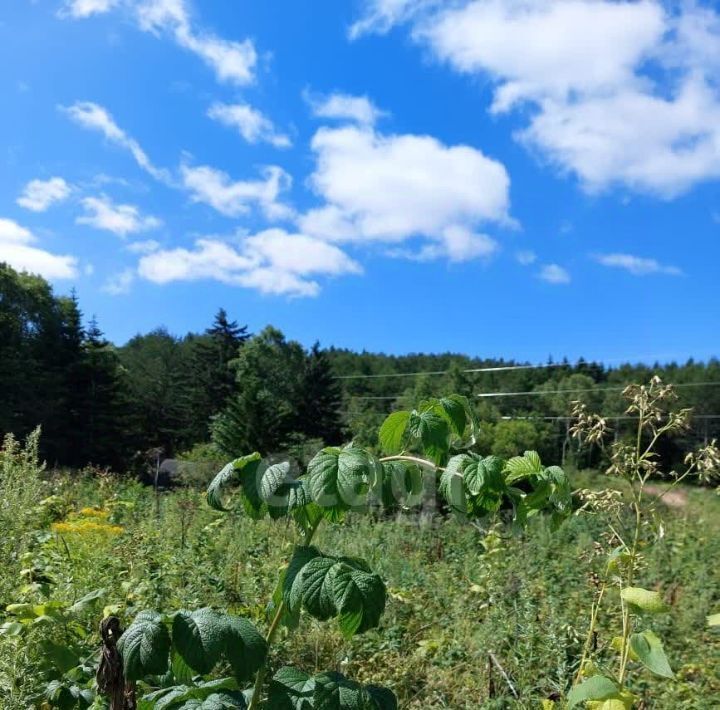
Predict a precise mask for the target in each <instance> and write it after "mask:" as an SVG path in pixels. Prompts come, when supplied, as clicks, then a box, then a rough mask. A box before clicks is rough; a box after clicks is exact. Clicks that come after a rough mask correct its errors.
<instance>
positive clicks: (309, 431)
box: [295, 343, 343, 445]
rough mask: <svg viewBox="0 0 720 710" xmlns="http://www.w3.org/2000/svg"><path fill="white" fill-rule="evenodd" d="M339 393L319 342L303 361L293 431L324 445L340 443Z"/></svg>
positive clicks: (338, 386)
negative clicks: (296, 416)
mask: <svg viewBox="0 0 720 710" xmlns="http://www.w3.org/2000/svg"><path fill="white" fill-rule="evenodd" d="M341 405H342V392H341V390H340V385H339V383H338V380H336V379H335V376H334V373H333V370H332V365H331V364H330V359H329V358H328V356H327V353H326V352H325V351H324V350H321V349H320V345H319V343H315V345H313V346H312V348H311V349H310V352H309V353H308V354H307V356H306V358H305V371H304V373H303V379H302V384H301V394H300V400H299V402H298V418H297V422H296V425H295V427H296V430H297V431H298V432H301V433H302V434H303V435H305V436H306V437H308V438H314V439H322V441H324V442H325V443H326V444H328V445H330V444H332V445H337V444H340V443H341V441H342V438H343V431H342V418H341V414H340V407H341Z"/></svg>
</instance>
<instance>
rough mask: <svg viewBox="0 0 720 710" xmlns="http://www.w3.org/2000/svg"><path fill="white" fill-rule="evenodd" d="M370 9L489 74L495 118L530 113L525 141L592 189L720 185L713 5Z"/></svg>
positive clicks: (527, 2)
mask: <svg viewBox="0 0 720 710" xmlns="http://www.w3.org/2000/svg"><path fill="white" fill-rule="evenodd" d="M369 4H370V9H369V17H372V16H373V13H374V16H376V17H380V18H381V19H382V18H384V20H383V21H384V22H385V24H387V23H397V22H409V23H411V25H412V34H413V37H414V38H415V39H416V41H419V42H422V43H425V44H427V45H428V46H429V47H430V48H431V50H432V51H433V53H434V54H435V56H436V57H437V58H438V59H440V60H441V61H444V62H446V63H447V64H448V65H449V66H451V67H452V68H454V69H455V70H457V71H459V72H462V73H467V74H471V75H480V76H482V77H485V78H490V79H491V81H492V82H493V84H494V95H493V102H492V106H491V109H490V110H491V111H492V112H494V113H507V112H509V111H511V110H512V109H515V108H517V109H520V110H522V113H520V114H519V116H520V117H521V120H522V121H524V122H525V124H524V127H523V128H522V129H521V130H519V131H518V132H517V134H516V135H517V138H518V140H520V141H521V142H523V143H524V144H525V145H526V146H528V147H529V148H530V149H532V151H533V152H534V153H535V154H537V155H539V156H541V157H543V158H545V159H548V160H549V162H550V163H551V164H553V165H555V166H557V167H558V168H559V169H560V171H561V172H567V173H572V174H574V175H576V176H577V177H578V178H579V180H580V182H581V185H582V186H583V188H584V189H585V190H587V191H588V192H597V191H600V190H604V189H607V188H609V187H612V186H615V185H620V186H624V187H627V188H630V189H632V190H635V191H638V192H643V193H649V194H653V195H657V196H660V197H664V198H672V197H675V196H676V195H678V194H680V193H682V192H684V191H686V190H688V189H690V188H691V187H692V186H694V185H695V184H697V183H699V182H701V181H704V180H709V179H716V178H718V177H720V94H719V92H718V83H717V76H718V69H720V14H718V13H717V12H716V11H715V10H714V9H711V6H708V7H703V6H702V5H701V4H700V3H697V2H683V3H677V4H669V3H663V2H661V1H660V0H636V1H633V2H631V1H629V0H459V2H457V3H438V4H433V3H430V4H427V3H422V2H391V1H387V0H385V1H384V0H374V2H371V3H369ZM383 7H385V9H386V10H387V11H386V12H385V13H384V14H383V13H382V12H380V10H382V8H383ZM378 13H380V14H378ZM384 28H385V25H383V23H382V22H379V24H378V22H376V24H375V26H372V25H371V26H370V27H369V31H382V30H383V29H384Z"/></svg>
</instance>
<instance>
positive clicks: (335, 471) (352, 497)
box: [308, 447, 375, 521]
mask: <svg viewBox="0 0 720 710" xmlns="http://www.w3.org/2000/svg"><path fill="white" fill-rule="evenodd" d="M374 474H375V466H374V463H373V462H372V461H371V460H370V458H369V457H368V454H367V453H366V452H365V451H363V450H362V449H359V448H355V447H351V448H346V449H337V448H327V449H323V450H322V451H320V452H319V453H318V454H316V455H315V457H314V458H313V459H312V460H311V461H310V463H309V464H308V483H309V489H310V494H311V495H312V498H313V501H314V502H315V503H317V505H319V506H320V508H322V510H323V514H324V515H325V517H327V518H329V519H330V520H333V521H338V520H340V519H342V516H343V513H344V512H345V511H346V510H350V509H351V508H358V509H359V508H363V507H364V506H365V505H366V504H367V493H368V490H369V489H370V486H371V484H372V483H373V482H374V477H375V476H374Z"/></svg>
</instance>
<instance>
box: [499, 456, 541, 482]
mask: <svg viewBox="0 0 720 710" xmlns="http://www.w3.org/2000/svg"><path fill="white" fill-rule="evenodd" d="M505 471H506V473H507V474H508V475H507V477H506V483H507V484H508V485H509V484H511V483H515V482H517V481H519V480H522V479H523V478H528V477H529V476H532V475H535V474H539V473H542V472H543V466H542V462H541V461H540V456H539V454H538V453H537V451H526V452H525V453H524V454H523V455H522V456H514V457H513V458H511V459H510V460H509V461H508V462H507V463H506V464H505Z"/></svg>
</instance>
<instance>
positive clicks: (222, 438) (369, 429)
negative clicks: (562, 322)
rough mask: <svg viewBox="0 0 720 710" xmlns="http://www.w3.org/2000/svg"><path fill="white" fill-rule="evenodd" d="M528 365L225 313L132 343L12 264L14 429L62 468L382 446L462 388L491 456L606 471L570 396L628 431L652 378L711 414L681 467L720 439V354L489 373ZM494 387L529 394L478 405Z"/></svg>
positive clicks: (0, 421) (9, 421)
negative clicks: (181, 332)
mask: <svg viewBox="0 0 720 710" xmlns="http://www.w3.org/2000/svg"><path fill="white" fill-rule="evenodd" d="M518 364H522V363H516V362H515V361H512V360H502V359H481V358H473V357H469V356H465V355H459V354H449V353H448V354H437V355H425V354H413V355H403V356H389V355H384V354H379V353H368V352H361V353H357V352H353V351H350V350H344V349H336V348H330V349H322V348H320V346H319V345H317V344H316V345H314V346H313V347H311V348H305V347H303V346H302V345H301V344H300V343H298V342H295V341H292V340H288V339H286V338H285V336H284V335H283V333H282V332H280V331H279V330H277V329H276V328H273V327H267V328H265V329H264V330H263V331H261V332H260V333H257V334H251V333H249V332H248V328H247V326H241V325H238V323H237V321H235V320H232V319H231V317H230V316H229V315H228V314H227V313H226V311H225V310H223V309H222V308H221V309H219V310H218V312H217V315H216V316H215V319H214V322H213V323H211V324H209V325H208V327H207V328H206V329H205V330H204V331H203V332H202V333H189V334H187V335H185V336H182V337H178V336H175V335H172V334H170V333H168V332H167V330H165V329H163V328H158V329H156V330H153V331H152V332H150V333H146V334H143V335H137V336H135V337H134V338H132V339H131V340H130V341H129V342H127V343H126V344H124V345H122V346H118V345H115V344H113V343H111V342H109V341H108V340H107V339H106V338H105V337H104V335H103V333H102V330H101V328H100V325H99V324H98V323H97V321H96V320H95V319H94V318H90V319H89V320H87V321H86V320H85V319H84V317H83V314H82V312H81V310H80V307H79V304H78V300H77V298H76V297H75V296H74V295H71V296H61V295H57V294H55V293H54V292H53V289H52V287H51V286H50V285H49V284H48V283H47V282H46V281H45V280H44V279H42V278H41V277H39V276H35V275H31V274H28V273H24V272H22V273H21V272H17V271H15V270H13V269H12V268H11V267H9V266H7V265H2V264H0V433H2V434H4V433H10V432H11V433H13V434H15V435H17V436H25V435H27V434H28V433H29V432H30V431H32V430H33V429H34V428H35V427H37V426H38V425H40V426H41V427H42V439H41V441H42V455H43V457H44V458H45V459H46V460H47V461H48V463H49V464H50V465H51V466H53V465H58V466H67V467H72V468H82V467H84V466H87V465H95V466H100V467H109V468H112V469H113V470H116V471H120V472H122V471H132V470H136V471H137V470H141V469H143V467H144V466H145V467H146V466H147V461H148V457H149V452H155V455H161V456H163V457H164V456H167V457H173V456H178V455H183V454H185V455H186V456H189V457H191V458H192V455H193V451H194V452H198V451H199V452H201V453H202V452H204V451H205V452H206V451H212V452H214V453H215V454H216V455H217V456H220V457H224V456H236V455H238V454H241V453H246V452H248V451H253V450H259V451H260V452H262V453H263V454H269V453H273V452H276V451H278V450H285V449H288V448H289V447H302V446H303V445H305V444H307V443H308V442H312V443H313V445H316V444H317V442H325V443H328V444H337V443H340V442H342V441H348V440H350V439H355V440H356V441H358V442H359V443H362V444H364V445H370V446H372V445H374V444H375V443H376V442H375V441H374V437H375V435H376V434H375V432H377V428H378V426H379V424H380V422H381V421H382V419H383V418H384V416H385V415H386V414H387V412H388V411H391V410H392V409H395V408H411V407H413V406H415V405H417V404H418V403H419V402H420V401H422V400H423V399H425V398H427V397H432V396H439V395H443V394H447V393H449V392H455V393H458V394H462V395H465V396H466V397H468V399H469V400H470V402H471V403H472V407H473V410H474V411H475V414H476V415H477V417H478V419H479V421H480V430H479V436H480V445H481V448H483V449H485V450H486V452H487V453H495V454H497V455H500V456H504V457H508V456H512V455H515V454H517V453H521V452H522V451H524V450H526V449H537V450H538V451H540V453H541V455H542V456H543V458H546V460H555V461H559V460H561V459H562V460H567V459H568V458H575V460H576V461H577V462H578V463H580V464H587V463H591V464H597V463H598V460H582V459H578V457H579V456H580V454H578V452H576V451H575V450H574V449H573V446H572V445H571V443H570V440H569V437H568V435H567V430H568V421H567V420H566V419H562V417H566V416H567V415H568V413H569V410H570V403H571V402H572V401H573V400H578V399H580V400H582V401H584V402H585V403H587V404H588V406H589V407H590V408H591V409H593V410H595V411H597V412H599V413H601V414H603V415H605V416H606V417H608V418H609V419H610V420H611V422H612V424H613V426H614V428H615V430H616V436H618V437H620V436H626V435H629V432H628V431H627V425H626V422H625V420H623V418H622V417H623V413H624V409H625V405H624V403H623V399H622V393H621V390H622V388H623V387H624V385H626V384H628V383H630V382H643V381H647V380H648V379H649V377H650V376H652V375H653V374H659V375H660V376H661V377H662V378H663V379H664V380H666V381H667V382H673V383H677V384H679V385H681V387H680V388H679V389H678V394H679V398H680V401H679V403H678V404H679V406H690V407H693V408H694V409H695V412H696V414H698V415H700V416H699V417H698V418H696V420H695V421H694V422H693V426H692V428H691V429H690V430H689V431H687V432H684V433H683V434H680V435H677V436H675V437H674V438H673V439H671V440H669V442H668V443H667V444H666V446H665V450H664V451H663V452H662V453H663V456H664V459H665V460H666V461H667V465H668V466H671V465H673V463H674V462H676V461H678V460H680V459H681V458H682V456H683V454H684V452H685V451H686V450H687V449H688V448H690V447H691V446H692V445H696V444H697V443H698V441H702V440H704V439H707V440H710V439H712V438H714V437H720V418H717V419H716V418H712V417H713V415H717V414H720V386H716V384H717V383H720V363H718V361H717V360H711V361H709V362H706V363H698V362H693V361H692V360H691V361H688V362H686V363H684V364H682V365H680V364H674V363H670V364H665V365H660V364H658V363H656V364H654V365H630V364H627V365H622V366H620V367H616V368H607V367H605V366H603V365H601V364H598V363H591V362H583V361H581V362H579V363H576V364H571V363H568V362H561V363H553V362H548V363H546V364H545V365H546V366H544V367H538V368H528V369H510V370H499V371H497V370H496V371H482V370H485V369H486V368H498V367H505V366H513V365H518ZM418 373H419V374H418ZM708 383H709V384H708ZM493 393H503V394H507V393H517V394H511V395H510V396H479V395H488V394H490V395H493ZM527 393H531V394H527ZM187 452H190V453H189V454H188V453H187ZM585 456H586V455H585ZM599 456H600V454H599V453H596V454H595V458H596V459H598V458H599Z"/></svg>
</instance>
